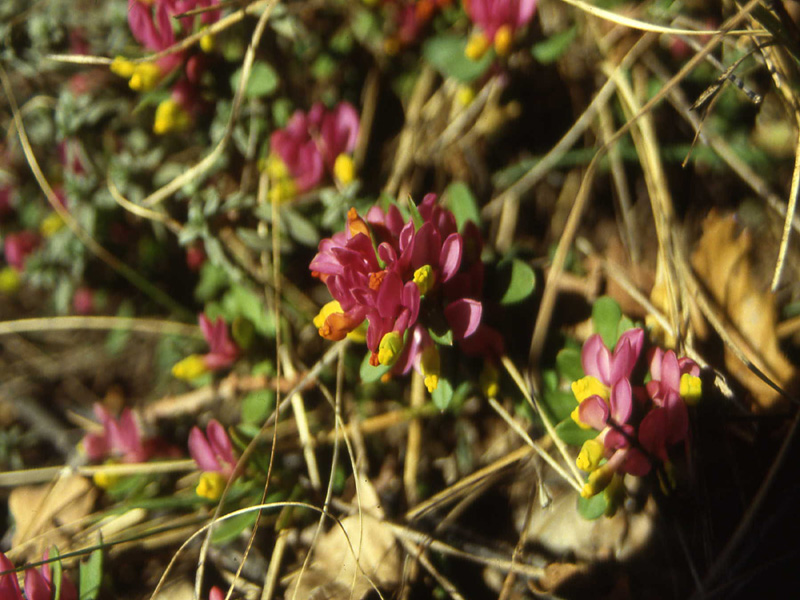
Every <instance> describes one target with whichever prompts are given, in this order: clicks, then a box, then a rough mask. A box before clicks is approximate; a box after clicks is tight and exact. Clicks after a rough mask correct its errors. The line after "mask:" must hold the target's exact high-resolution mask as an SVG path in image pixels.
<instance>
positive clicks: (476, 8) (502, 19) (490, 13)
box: [464, 0, 538, 43]
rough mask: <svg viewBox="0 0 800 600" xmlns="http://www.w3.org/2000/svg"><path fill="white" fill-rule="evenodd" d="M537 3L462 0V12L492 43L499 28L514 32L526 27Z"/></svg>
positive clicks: (536, 1)
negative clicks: (506, 28) (504, 27)
mask: <svg viewBox="0 0 800 600" xmlns="http://www.w3.org/2000/svg"><path fill="white" fill-rule="evenodd" d="M537 3H538V0H464V10H465V11H466V13H467V15H468V16H469V18H470V19H472V22H473V23H475V25H477V26H478V27H480V28H481V30H482V31H483V34H484V35H485V36H486V38H487V39H488V41H489V42H490V43H492V42H494V41H495V36H496V35H497V32H498V30H499V29H500V28H501V27H503V26H506V27H508V28H510V30H511V32H514V31H516V30H517V29H519V28H520V27H522V26H523V25H527V24H528V22H529V21H530V20H531V19H532V18H533V14H534V13H535V12H536V5H537Z"/></svg>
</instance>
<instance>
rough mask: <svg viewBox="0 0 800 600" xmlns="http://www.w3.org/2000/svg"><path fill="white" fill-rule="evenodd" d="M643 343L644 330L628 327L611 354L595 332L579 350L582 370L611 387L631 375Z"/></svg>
mask: <svg viewBox="0 0 800 600" xmlns="http://www.w3.org/2000/svg"><path fill="white" fill-rule="evenodd" d="M643 344H644V331H643V330H641V329H638V328H637V329H629V330H628V331H626V332H625V333H623V334H622V335H621V336H620V337H619V340H617V345H616V346H615V347H614V352H613V354H612V353H611V352H610V351H609V349H608V348H606V346H605V344H604V343H603V338H601V337H600V334H599V333H596V334H594V335H593V336H592V337H590V338H589V339H588V340H586V343H585V344H584V345H583V350H582V351H581V365H582V366H583V372H584V373H586V375H589V376H591V377H594V378H596V379H598V380H599V381H601V382H602V383H603V384H604V385H606V386H608V387H612V386H613V385H614V384H615V383H617V382H618V381H619V380H620V379H628V378H629V377H630V376H631V372H632V371H633V368H634V367H635V366H636V361H637V360H639V354H640V353H641V351H642V345H643Z"/></svg>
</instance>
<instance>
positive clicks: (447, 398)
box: [431, 377, 453, 412]
mask: <svg viewBox="0 0 800 600" xmlns="http://www.w3.org/2000/svg"><path fill="white" fill-rule="evenodd" d="M431 399H432V400H433V405H434V406H435V407H436V408H438V409H439V410H440V411H442V412H444V411H446V410H447V409H448V408H450V403H451V402H452V400H453V385H452V384H451V383H450V381H448V380H447V379H445V378H444V377H440V378H439V385H437V386H436V389H435V390H433V394H431Z"/></svg>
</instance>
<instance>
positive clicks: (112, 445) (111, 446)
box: [81, 403, 150, 463]
mask: <svg viewBox="0 0 800 600" xmlns="http://www.w3.org/2000/svg"><path fill="white" fill-rule="evenodd" d="M94 414H95V416H96V417H97V419H98V420H99V421H100V423H101V424H102V426H103V431H102V433H87V434H86V435H85V436H84V438H83V440H82V442H81V445H82V447H83V450H84V451H85V452H86V455H87V456H88V457H89V460H93V461H99V460H105V459H107V458H112V459H115V460H120V461H122V462H125V463H135V462H145V461H146V460H147V459H148V458H149V457H150V451H149V449H148V448H147V447H146V445H145V443H144V442H143V440H142V433H141V430H140V429H139V425H138V424H137V423H136V418H135V417H134V416H133V412H132V411H131V409H129V408H125V409H123V411H122V414H120V417H119V419H115V418H114V416H113V415H112V414H111V413H110V412H109V411H108V409H107V408H106V407H105V406H103V405H102V404H100V403H95V405H94Z"/></svg>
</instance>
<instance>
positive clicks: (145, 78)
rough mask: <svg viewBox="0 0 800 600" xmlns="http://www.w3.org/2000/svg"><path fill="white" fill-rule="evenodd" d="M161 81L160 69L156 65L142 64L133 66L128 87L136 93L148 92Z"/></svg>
mask: <svg viewBox="0 0 800 600" xmlns="http://www.w3.org/2000/svg"><path fill="white" fill-rule="evenodd" d="M159 81H161V69H160V68H159V67H158V65H157V64H155V63H151V62H144V63H140V64H137V65H135V67H134V70H133V75H131V78H130V80H129V81H128V87H130V88H131V89H132V90H136V91H137V92H149V91H150V90H153V89H155V87H156V86H157V85H158V82H159Z"/></svg>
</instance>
